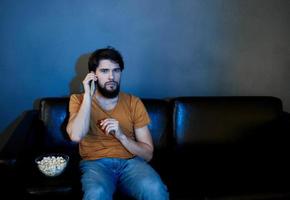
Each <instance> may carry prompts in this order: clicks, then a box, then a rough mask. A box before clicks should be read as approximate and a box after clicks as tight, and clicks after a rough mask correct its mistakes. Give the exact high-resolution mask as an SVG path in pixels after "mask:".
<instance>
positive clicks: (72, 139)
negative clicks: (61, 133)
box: [66, 127, 81, 142]
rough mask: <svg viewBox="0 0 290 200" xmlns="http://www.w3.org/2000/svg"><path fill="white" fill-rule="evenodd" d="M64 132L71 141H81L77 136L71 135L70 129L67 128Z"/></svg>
mask: <svg viewBox="0 0 290 200" xmlns="http://www.w3.org/2000/svg"><path fill="white" fill-rule="evenodd" d="M66 132H67V133H68V136H69V138H70V140H71V141H73V142H79V141H80V140H81V138H80V137H79V136H78V135H77V134H74V133H73V131H72V129H71V128H70V127H67V129H66Z"/></svg>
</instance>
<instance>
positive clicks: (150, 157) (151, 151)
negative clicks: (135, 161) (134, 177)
mask: <svg viewBox="0 0 290 200" xmlns="http://www.w3.org/2000/svg"><path fill="white" fill-rule="evenodd" d="M152 158H153V148H152V149H150V151H149V152H148V154H147V156H146V158H145V160H146V161H147V162H149V161H151V160H152Z"/></svg>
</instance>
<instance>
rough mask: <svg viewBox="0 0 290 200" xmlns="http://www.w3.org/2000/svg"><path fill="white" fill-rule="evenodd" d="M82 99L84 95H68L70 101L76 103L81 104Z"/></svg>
mask: <svg viewBox="0 0 290 200" xmlns="http://www.w3.org/2000/svg"><path fill="white" fill-rule="evenodd" d="M83 98H84V93H81V94H76V93H75V94H71V95H70V101H78V102H82V101H83Z"/></svg>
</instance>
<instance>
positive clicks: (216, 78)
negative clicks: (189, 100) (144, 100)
mask: <svg viewBox="0 0 290 200" xmlns="http://www.w3.org/2000/svg"><path fill="white" fill-rule="evenodd" d="M289 2H290V1H288V0H216V1H213V0H179V1H176V0H159V1H156V0H146V1H136V0H122V1H118V0H111V1H108V0H98V1H96V0H86V1H82V0H50V1H40V0H25V1H22V0H1V1H0V43H1V47H0V72H1V78H0V85H1V91H0V94H1V98H0V101H1V102H0V133H2V134H1V135H3V134H4V133H5V134H6V133H7V132H9V130H12V129H13V125H14V124H15V123H16V122H17V118H19V117H20V116H21V114H22V113H23V112H24V111H26V110H29V109H32V108H33V107H35V105H36V104H37V101H38V100H39V98H41V97H49V96H67V95H69V94H70V93H72V92H76V91H78V89H79V84H80V81H81V80H82V78H83V76H84V74H85V73H86V61H87V60H86V59H87V56H88V54H89V53H90V52H92V51H93V50H95V49H96V48H101V47H105V46H107V45H112V46H114V47H116V48H117V49H119V50H120V51H121V52H122V54H123V56H124V59H125V63H126V66H125V67H126V68H125V71H124V74H123V80H122V89H123V90H125V91H126V92H130V93H133V94H135V95H138V96H141V97H151V98H162V97H172V96H185V95H271V96H277V97H279V98H281V99H282V100H283V102H284V106H285V109H286V110H288V111H290V99H289V97H290V84H289V81H288V80H289V78H290V69H289V68H290V37H289V35H290V26H289V24H290V12H289V10H290V3H289Z"/></svg>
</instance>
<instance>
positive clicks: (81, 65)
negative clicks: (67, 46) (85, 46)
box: [69, 53, 91, 94]
mask: <svg viewBox="0 0 290 200" xmlns="http://www.w3.org/2000/svg"><path fill="white" fill-rule="evenodd" d="M90 55H91V53H86V54H83V55H81V56H80V57H79V59H78V60H77V62H76V66H75V72H76V73H75V77H74V78H73V79H72V80H71V82H70V85H69V89H70V94H73V93H81V92H82V91H83V86H82V82H83V80H84V78H85V76H86V75H87V73H88V60H89V57H90Z"/></svg>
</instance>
